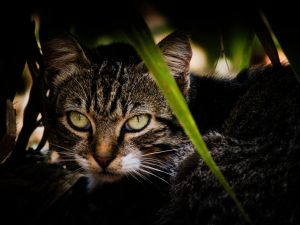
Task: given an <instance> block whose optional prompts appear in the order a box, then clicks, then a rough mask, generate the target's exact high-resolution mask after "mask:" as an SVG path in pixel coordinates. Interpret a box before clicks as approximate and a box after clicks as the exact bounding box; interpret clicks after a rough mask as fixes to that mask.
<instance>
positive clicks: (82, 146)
mask: <svg viewBox="0 0 300 225" xmlns="http://www.w3.org/2000/svg"><path fill="white" fill-rule="evenodd" d="M43 46H44V47H43V54H44V59H45V65H46V75H47V80H48V83H49V86H50V93H51V94H50V95H49V98H48V102H47V119H48V122H47V129H48V132H49V142H50V145H51V149H52V150H55V151H57V152H59V154H60V160H61V162H62V163H65V164H66V165H67V166H68V167H69V168H70V169H74V170H75V171H78V172H80V173H83V174H86V175H88V177H90V178H91V179H90V180H91V186H93V185H94V184H95V183H97V184H98V183H102V182H114V181H116V180H118V179H120V178H122V177H125V176H133V177H134V178H136V179H147V177H149V176H154V177H156V178H157V179H160V180H161V181H165V182H167V179H168V175H169V174H170V172H171V169H172V165H173V161H174V158H176V155H178V154H179V152H180V151H182V148H183V146H184V145H186V144H187V145H188V144H189V142H188V140H187V139H186V137H185V135H184V134H183V131H182V129H181V127H180V125H179V124H178V122H177V120H176V119H175V117H174V115H173V114H172V111H171V110H170V108H169V106H168V104H167V102H166V100H165V99H164V97H163V95H162V94H161V92H160V90H159V89H158V87H157V85H156V84H155V82H154V80H153V79H152V77H151V76H150V74H149V72H148V71H147V69H146V67H145V66H144V65H143V62H142V61H141V59H140V58H139V57H138V56H137V54H136V52H135V51H134V50H133V49H132V47H130V46H128V45H124V44H113V45H110V46H103V47H99V48H97V49H88V50H83V48H82V47H81V46H80V45H79V44H78V42H77V41H76V40H75V39H74V38H73V37H71V36H67V35H63V36H59V37H56V38H54V39H50V40H49V41H47V42H45V44H44V45H43ZM159 46H160V47H161V49H162V52H163V54H164V55H165V59H166V62H167V63H168V65H169V66H170V69H171V71H173V72H174V76H175V78H176V80H177V81H178V84H179V86H180V88H181V90H182V91H183V93H185V94H186V93H187V89H188V85H189V79H188V65H189V61H190V58H191V48H190V45H189V41H188V38H187V37H186V36H184V35H183V34H180V33H177V34H176V33H175V34H171V35H170V36H169V37H167V38H166V39H165V40H163V41H162V42H161V43H160V44H159ZM176 49H179V50H180V52H178V53H177V54H176ZM69 111H77V112H80V113H82V114H83V115H85V116H86V117H87V118H88V119H89V121H90V123H91V127H92V129H91V130H90V131H84V132H83V131H78V130H76V129H74V128H73V127H72V126H70V124H69V122H68V119H67V115H68V112H69ZM141 114H147V115H150V117H151V121H150V123H149V125H148V126H147V127H146V128H145V129H143V130H141V131H139V132H128V131H126V130H125V129H124V124H125V123H126V121H127V120H128V119H130V118H132V117H133V116H136V115H141ZM180 154H181V153H180ZM97 156H101V157H102V158H103V157H106V156H110V157H111V156H113V160H112V161H111V162H110V164H109V165H108V166H107V168H103V167H102V166H101V165H100V164H99V163H98V162H97V160H96V158H97Z"/></svg>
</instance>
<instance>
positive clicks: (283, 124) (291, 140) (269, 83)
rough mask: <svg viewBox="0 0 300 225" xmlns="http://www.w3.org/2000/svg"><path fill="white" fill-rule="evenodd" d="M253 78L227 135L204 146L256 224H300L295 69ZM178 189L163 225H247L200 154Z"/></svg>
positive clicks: (184, 168) (262, 71)
mask: <svg viewBox="0 0 300 225" xmlns="http://www.w3.org/2000/svg"><path fill="white" fill-rule="evenodd" d="M253 74H254V75H255V76H256V78H255V82H253V83H252V84H251V86H250V87H249V90H247V91H246V92H245V93H243V94H242V95H241V96H240V97H238V99H237V101H236V103H235V105H234V107H233V108H232V109H231V110H230V113H228V116H227V117H226V118H225V120H224V121H225V123H223V125H222V126H220V129H219V132H221V133H217V132H211V133H209V134H207V135H205V137H204V139H205V142H206V144H207V146H208V148H209V149H210V151H211V154H212V156H213V158H214V159H215V161H216V163H217V164H218V165H219V167H220V169H221V171H222V172H223V173H224V175H225V177H226V178H227V179H228V181H229V183H230V184H231V185H232V187H233V190H234V191H235V192H236V194H237V196H238V198H239V199H240V201H241V203H242V205H243V206H244V207H245V210H246V211H247V212H248V214H249V216H250V218H251V219H252V221H253V223H254V224H262V225H263V224H278V225H279V224H299V223H300V194H299V190H300V179H299V178H300V176H299V171H300V151H299V150H300V138H299V134H300V86H299V83H298V81H297V80H296V78H295V76H294V74H293V72H292V71H291V69H290V68H288V67H287V68H283V67H282V68H272V67H266V68H257V69H252V70H250V71H248V76H250V79H251V76H252V75H253ZM237 79H239V78H237ZM216 84H217V85H218V84H219V82H217V83H216ZM226 93H228V92H226ZM229 93H230V92H229ZM226 97H228V96H226ZM222 98H223V97H222ZM234 99H235V97H234ZM215 107H216V108H218V106H215ZM215 107H213V108H215ZM225 108H226V107H225ZM220 110H221V112H222V109H220ZM200 111H201V110H200ZM221 115H223V114H222V113H221ZM171 189H172V192H171V196H174V198H173V199H172V202H171V203H170V205H169V206H168V207H165V208H164V210H163V211H164V214H163V216H162V220H164V221H165V222H163V223H162V224H170V225H171V224H203V225H206V224H207V225H208V224H210V225H212V224H213V225H217V224H232V225H233V224H246V223H245V221H244V220H243V218H242V217H241V215H240V213H239V211H238V210H237V207H236V206H235V205H234V204H233V201H232V200H231V198H230V197H229V196H228V194H227V193H226V192H225V191H224V189H223V188H222V187H221V185H220V184H219V183H218V182H217V180H216V178H214V176H213V175H212V173H211V172H210V171H209V169H208V168H207V166H206V165H205V163H204V162H203V161H202V160H201V159H200V157H199V156H198V155H197V154H196V153H194V154H191V155H190V156H188V157H186V159H185V160H183V161H182V162H181V163H180V166H179V167H178V169H177V175H176V177H175V178H174V180H173V184H172V188H171Z"/></svg>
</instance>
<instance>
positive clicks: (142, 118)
mask: <svg viewBox="0 0 300 225" xmlns="http://www.w3.org/2000/svg"><path fill="white" fill-rule="evenodd" d="M149 122H150V116H149V115H147V114H144V115H138V116H134V117H131V118H130V119H129V120H127V122H126V123H125V130H126V131H129V132H138V131H141V130H143V129H144V128H146V127H147V126H148V124H149Z"/></svg>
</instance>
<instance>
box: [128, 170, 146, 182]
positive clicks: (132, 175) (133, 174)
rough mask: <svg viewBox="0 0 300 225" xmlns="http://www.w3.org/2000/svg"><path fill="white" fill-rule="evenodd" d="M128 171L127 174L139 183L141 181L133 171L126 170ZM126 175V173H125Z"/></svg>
mask: <svg viewBox="0 0 300 225" xmlns="http://www.w3.org/2000/svg"><path fill="white" fill-rule="evenodd" d="M128 173H129V175H130V176H131V177H133V178H134V179H135V180H136V181H138V182H139V183H142V182H141V181H140V180H139V179H138V178H137V177H136V176H135V173H134V172H128ZM126 176H128V175H126Z"/></svg>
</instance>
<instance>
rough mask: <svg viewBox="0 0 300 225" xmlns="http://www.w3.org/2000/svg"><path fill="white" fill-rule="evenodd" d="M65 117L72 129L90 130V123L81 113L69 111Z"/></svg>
mask: <svg viewBox="0 0 300 225" xmlns="http://www.w3.org/2000/svg"><path fill="white" fill-rule="evenodd" d="M67 115H68V121H69V123H70V125H71V126H72V127H73V128H75V129H77V130H80V131H89V130H90V129H91V123H90V121H89V119H88V118H87V117H86V116H85V115H83V114H82V113H80V112H76V111H70V112H68V114H67Z"/></svg>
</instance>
